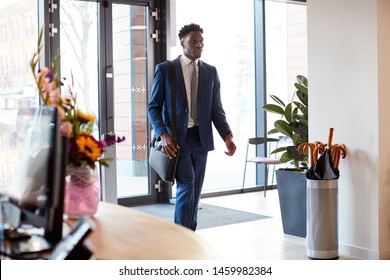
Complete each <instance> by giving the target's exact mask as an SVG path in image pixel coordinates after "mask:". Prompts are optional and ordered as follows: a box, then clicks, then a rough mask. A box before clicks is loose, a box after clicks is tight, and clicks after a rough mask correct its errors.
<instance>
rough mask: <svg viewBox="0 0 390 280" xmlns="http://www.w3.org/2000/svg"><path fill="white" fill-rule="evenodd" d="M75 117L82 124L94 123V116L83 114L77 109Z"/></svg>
mask: <svg viewBox="0 0 390 280" xmlns="http://www.w3.org/2000/svg"><path fill="white" fill-rule="evenodd" d="M77 116H78V117H79V119H81V120H82V121H84V122H94V121H95V116H94V115H92V114H88V113H84V112H83V111H81V110H79V109H77Z"/></svg>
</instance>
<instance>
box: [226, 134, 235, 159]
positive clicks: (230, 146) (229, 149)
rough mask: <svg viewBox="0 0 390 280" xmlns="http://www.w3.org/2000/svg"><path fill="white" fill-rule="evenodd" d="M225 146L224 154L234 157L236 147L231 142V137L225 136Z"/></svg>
mask: <svg viewBox="0 0 390 280" xmlns="http://www.w3.org/2000/svg"><path fill="white" fill-rule="evenodd" d="M225 144H226V148H227V152H226V151H225V154H226V155H228V156H232V155H234V153H235V152H236V145H235V144H234V142H233V136H232V135H227V136H226V137H225Z"/></svg>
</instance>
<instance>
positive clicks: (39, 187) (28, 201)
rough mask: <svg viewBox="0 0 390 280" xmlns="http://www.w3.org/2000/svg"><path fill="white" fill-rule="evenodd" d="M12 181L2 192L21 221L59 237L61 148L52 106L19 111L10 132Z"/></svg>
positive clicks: (61, 144)
mask: <svg viewBox="0 0 390 280" xmlns="http://www.w3.org/2000/svg"><path fill="white" fill-rule="evenodd" d="M12 138H13V144H12V145H13V147H11V148H12V149H14V150H15V155H16V156H19V160H18V161H17V163H16V164H15V171H14V178H13V180H12V182H11V183H10V184H9V185H8V186H7V188H6V189H5V190H3V191H2V193H3V194H6V195H7V196H9V197H10V198H11V201H13V202H14V203H15V204H16V205H17V206H18V207H19V208H20V210H21V216H20V217H21V222H22V223H26V224H30V225H33V226H34V227H39V228H43V229H44V232H45V233H44V234H45V237H46V238H47V239H48V240H50V241H58V240H59V239H60V238H61V236H62V214H63V200H64V170H65V161H64V158H65V157H66V156H65V154H64V148H65V145H64V143H63V141H62V137H61V135H60V132H59V124H58V120H57V110H56V108H55V107H45V106H43V107H39V108H37V109H22V110H20V111H19V113H18V116H17V119H16V125H15V130H14V131H13V133H12Z"/></svg>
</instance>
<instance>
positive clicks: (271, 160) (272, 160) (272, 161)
mask: <svg viewBox="0 0 390 280" xmlns="http://www.w3.org/2000/svg"><path fill="white" fill-rule="evenodd" d="M278 142H279V138H267V137H255V138H249V139H248V143H247V147H246V157H245V167H244V178H243V180H242V192H244V186H245V175H246V164H247V163H248V162H252V163H256V164H264V165H265V167H266V172H265V177H264V197H266V191H267V185H268V172H269V166H270V165H273V167H274V169H273V172H272V182H273V178H274V171H275V165H276V164H281V163H282V162H281V161H280V160H279V159H278V158H276V156H275V157H258V156H255V157H251V158H248V151H249V146H250V145H254V146H259V145H266V144H268V150H270V148H271V144H272V143H274V144H275V145H274V146H275V148H277V144H278Z"/></svg>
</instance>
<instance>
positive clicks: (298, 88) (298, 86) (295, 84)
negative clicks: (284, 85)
mask: <svg viewBox="0 0 390 280" xmlns="http://www.w3.org/2000/svg"><path fill="white" fill-rule="evenodd" d="M294 86H295V88H296V89H297V91H298V92H302V93H303V94H307V92H308V90H307V87H306V86H304V85H301V84H298V83H294Z"/></svg>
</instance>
